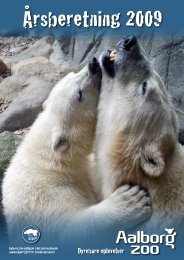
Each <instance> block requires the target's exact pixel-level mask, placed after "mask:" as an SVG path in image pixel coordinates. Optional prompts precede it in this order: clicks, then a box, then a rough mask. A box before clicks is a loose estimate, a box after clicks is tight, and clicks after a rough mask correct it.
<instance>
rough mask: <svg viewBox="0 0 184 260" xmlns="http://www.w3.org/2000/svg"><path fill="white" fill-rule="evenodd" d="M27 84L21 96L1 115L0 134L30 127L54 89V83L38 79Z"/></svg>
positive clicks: (33, 78)
mask: <svg viewBox="0 0 184 260" xmlns="http://www.w3.org/2000/svg"><path fill="white" fill-rule="evenodd" d="M27 84H28V85H27V87H26V88H25V89H23V91H22V92H21V93H20V95H19V96H18V97H17V98H15V99H14V100H13V102H12V103H11V104H10V105H9V107H8V108H7V109H6V110H5V111H4V112H3V113H1V114H0V133H1V132H3V131H15V130H17V129H21V128H25V127H28V126H30V125H31V124H32V123H33V121H34V120H35V118H36V116H37V115H38V113H39V112H40V111H41V110H42V103H43V102H44V101H45V99H46V98H47V97H48V95H49V93H50V91H51V89H52V87H53V84H52V83H50V82H46V81H44V80H42V79H39V78H37V77H32V78H30V79H29V80H28V82H27Z"/></svg>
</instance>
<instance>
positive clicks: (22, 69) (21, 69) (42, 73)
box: [11, 57, 69, 83]
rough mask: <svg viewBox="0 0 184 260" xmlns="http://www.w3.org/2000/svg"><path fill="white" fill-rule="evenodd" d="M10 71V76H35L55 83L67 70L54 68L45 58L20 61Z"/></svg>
mask: <svg viewBox="0 0 184 260" xmlns="http://www.w3.org/2000/svg"><path fill="white" fill-rule="evenodd" d="M11 70H12V74H18V75H20V76H21V75H24V76H27V77H31V76H37V77H39V78H42V79H43V80H45V81H50V82H53V83H56V82H57V81H59V80H60V79H61V78H62V77H63V76H64V75H66V74H67V72H68V70H69V68H66V67H64V66H62V67H59V66H56V65H54V64H53V63H51V62H50V61H49V60H48V59H47V58H45V57H33V58H29V59H25V60H23V61H20V62H19V63H17V64H15V65H14V66H12V69H11Z"/></svg>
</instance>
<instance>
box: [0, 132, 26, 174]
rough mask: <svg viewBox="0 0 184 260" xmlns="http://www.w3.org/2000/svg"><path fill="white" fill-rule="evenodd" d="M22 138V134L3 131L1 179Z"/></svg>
mask: <svg viewBox="0 0 184 260" xmlns="http://www.w3.org/2000/svg"><path fill="white" fill-rule="evenodd" d="M21 140H22V137H21V136H18V135H16V134H14V133H11V132H3V133H1V134H0V179H2V176H3V173H4V171H5V170H6V168H7V166H8V164H9V162H10V160H11V158H12V156H13V155H14V153H15V151H16V148H17V146H18V145H19V143H20V142H21Z"/></svg>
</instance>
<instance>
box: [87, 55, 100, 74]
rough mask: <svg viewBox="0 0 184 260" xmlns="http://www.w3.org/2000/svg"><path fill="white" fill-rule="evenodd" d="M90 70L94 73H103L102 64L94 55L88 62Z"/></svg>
mask: <svg viewBox="0 0 184 260" xmlns="http://www.w3.org/2000/svg"><path fill="white" fill-rule="evenodd" d="M88 67H89V71H90V72H91V73H92V74H93V75H94V74H96V73H101V68H100V64H99V62H98V60H97V58H96V57H94V58H93V59H92V60H91V61H89V64H88Z"/></svg>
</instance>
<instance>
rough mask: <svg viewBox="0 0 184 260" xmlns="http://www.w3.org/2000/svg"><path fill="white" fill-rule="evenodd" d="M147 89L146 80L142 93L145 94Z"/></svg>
mask: <svg viewBox="0 0 184 260" xmlns="http://www.w3.org/2000/svg"><path fill="white" fill-rule="evenodd" d="M146 90H147V82H146V81H144V82H143V84H142V94H143V95H145V94H146Z"/></svg>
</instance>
